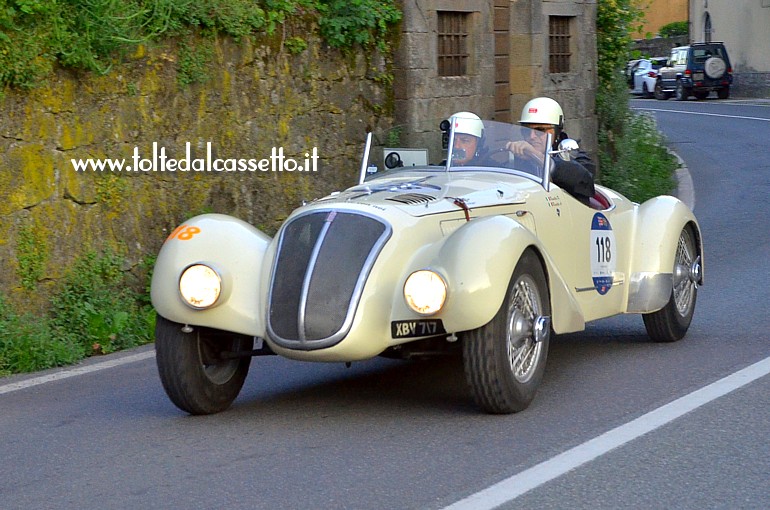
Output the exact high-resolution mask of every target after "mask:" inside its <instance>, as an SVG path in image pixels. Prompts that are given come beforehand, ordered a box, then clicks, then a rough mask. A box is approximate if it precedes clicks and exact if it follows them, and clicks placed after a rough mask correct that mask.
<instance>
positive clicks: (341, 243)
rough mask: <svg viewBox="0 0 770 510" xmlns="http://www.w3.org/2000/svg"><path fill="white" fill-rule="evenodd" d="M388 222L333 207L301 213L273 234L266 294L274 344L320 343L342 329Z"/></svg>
mask: <svg viewBox="0 0 770 510" xmlns="http://www.w3.org/2000/svg"><path fill="white" fill-rule="evenodd" d="M390 232H391V229H390V226H389V225H388V224H386V223H384V222H382V221H380V220H379V219H376V218H374V217H371V216H368V215H365V214H360V213H354V212H341V211H334V210H322V211H313V212H310V213H306V214H302V215H299V216H297V217H295V218H294V219H292V220H290V222H289V223H287V224H286V225H285V226H284V228H283V230H282V231H281V234H280V238H279V240H278V251H277V254H276V258H275V262H274V264H273V273H272V278H271V285H270V292H269V296H268V316H267V328H268V335H269V336H270V338H271V339H272V340H273V341H274V342H275V343H277V344H278V345H280V346H282V347H285V348H289V349H298V350H312V349H322V348H325V347H330V346H332V345H335V344H336V343H338V342H339V341H341V340H342V339H343V338H345V335H347V333H348V331H349V330H350V326H351V324H352V322H353V316H354V315H355V311H356V308H357V306H358V300H359V298H360V297H361V292H362V290H363V286H364V283H365V282H366V278H367V276H368V274H369V271H370V270H371V268H372V265H373V264H374V261H375V260H376V258H377V255H378V254H379V252H380V250H381V249H382V247H383V246H384V245H385V242H386V241H387V240H388V238H389V237H390Z"/></svg>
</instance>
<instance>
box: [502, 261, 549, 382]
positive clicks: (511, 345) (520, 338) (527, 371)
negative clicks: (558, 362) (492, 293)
mask: <svg viewBox="0 0 770 510" xmlns="http://www.w3.org/2000/svg"><path fill="white" fill-rule="evenodd" d="M541 309H542V305H541V304H540V295H539V293H538V291H537V285H536V284H535V282H534V281H533V280H532V277H530V276H529V275H526V276H524V277H522V278H521V279H520V280H519V281H518V282H516V285H515V286H514V288H513V299H512V300H511V306H510V307H509V309H508V328H507V329H508V331H507V339H508V342H507V345H508V359H509V361H510V367H511V371H512V372H513V376H514V377H515V378H516V380H517V381H519V382H521V383H526V382H528V381H529V380H530V379H531V378H532V376H533V374H534V372H535V368H536V367H537V361H538V358H539V356H540V354H541V352H542V348H543V346H542V344H541V343H539V342H536V341H535V338H534V324H535V321H536V320H537V317H538V316H539V315H540V310H541Z"/></svg>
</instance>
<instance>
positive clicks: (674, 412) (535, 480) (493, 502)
mask: <svg viewBox="0 0 770 510" xmlns="http://www.w3.org/2000/svg"><path fill="white" fill-rule="evenodd" d="M768 374H770V358H765V359H763V360H762V361H759V362H757V363H754V364H753V365H750V366H748V367H746V368H744V369H743V370H739V371H738V372H735V373H733V374H731V375H728V376H727V377H725V378H723V379H720V380H718V381H716V382H714V383H712V384H709V385H708V386H704V387H703V388H701V389H699V390H696V391H694V392H692V393H690V394H688V395H685V396H684V397H681V398H679V399H677V400H674V401H673V402H670V403H668V404H666V405H664V406H662V407H659V408H657V409H655V410H653V411H650V412H649V413H647V414H645V415H643V416H640V417H639V418H637V419H635V420H633V421H630V422H628V423H626V424H625V425H621V426H619V427H617V428H615V429H612V430H610V431H609V432H605V433H604V434H602V435H600V436H598V437H595V438H593V439H591V440H589V441H586V442H585V443H583V444H581V445H578V446H576V447H574V448H572V449H570V450H567V451H565V452H563V453H560V454H559V455H557V456H555V457H553V458H551V459H549V460H546V461H544V462H542V463H540V464H538V465H536V466H533V467H531V468H529V469H527V470H525V471H522V472H521V473H518V474H516V475H514V476H511V477H510V478H506V479H505V480H503V481H501V482H499V483H496V484H494V485H492V486H490V487H488V488H486V489H484V490H482V491H480V492H477V493H476V494H472V495H470V496H468V497H467V498H465V499H462V500H460V501H458V502H456V503H454V504H452V505H449V506H448V507H446V508H445V509H444V510H486V509H492V508H496V507H498V506H500V505H502V504H505V503H508V502H510V501H513V500H514V499H516V498H518V497H519V496H521V495H522V494H524V493H526V492H529V491H531V490H532V489H536V488H537V487H540V486H541V485H543V484H545V483H547V482H549V481H551V480H554V479H555V478H558V477H560V476H562V475H564V474H566V473H567V472H569V471H572V470H573V469H576V468H578V467H580V466H582V465H583V464H586V463H588V462H590V461H592V460H594V459H596V458H598V457H600V456H602V455H604V454H605V453H607V452H609V451H611V450H614V449H615V448H618V447H620V446H623V445H624V444H626V443H628V442H630V441H632V440H634V439H636V438H638V437H641V436H643V435H644V434H647V433H649V432H652V431H654V430H656V429H658V428H660V427H662V426H664V425H666V424H668V423H671V422H672V421H674V420H676V419H677V418H679V417H681V416H683V415H685V414H687V413H689V412H690V411H693V410H695V409H697V408H699V407H701V406H703V405H705V404H708V403H709V402H712V401H714V400H716V399H718V398H719V397H722V396H724V395H727V394H728V393H730V392H733V391H735V390H737V389H738V388H741V387H743V386H745V385H747V384H749V383H751V382H752V381H755V380H757V379H759V378H760V377H764V376H766V375H768Z"/></svg>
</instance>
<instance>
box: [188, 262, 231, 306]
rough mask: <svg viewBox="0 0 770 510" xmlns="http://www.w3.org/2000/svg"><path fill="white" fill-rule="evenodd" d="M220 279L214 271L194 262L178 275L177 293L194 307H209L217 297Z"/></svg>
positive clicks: (220, 285) (220, 286)
mask: <svg viewBox="0 0 770 510" xmlns="http://www.w3.org/2000/svg"><path fill="white" fill-rule="evenodd" d="M221 290H222V279H221V278H219V275H218V274H217V272H216V271H214V270H213V269H211V268H210V267H209V266H205V265H203V264H194V265H192V266H190V267H188V268H187V269H185V270H184V271H183V272H182V276H180V277H179V294H181V295H182V299H183V300H184V302H185V303H187V304H188V305H190V306H191V307H193V308H196V309H199V310H200V309H203V308H209V307H210V306H213V305H214V303H216V302H217V299H219V293H220V291H221Z"/></svg>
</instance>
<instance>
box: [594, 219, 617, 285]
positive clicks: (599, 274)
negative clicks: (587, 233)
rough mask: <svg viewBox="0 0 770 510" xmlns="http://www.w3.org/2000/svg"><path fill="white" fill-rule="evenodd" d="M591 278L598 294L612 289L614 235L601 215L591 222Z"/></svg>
mask: <svg viewBox="0 0 770 510" xmlns="http://www.w3.org/2000/svg"><path fill="white" fill-rule="evenodd" d="M590 249H591V277H592V278H593V281H594V287H595V288H596V291H597V292H598V293H599V294H602V295H604V294H606V293H607V292H609V290H610V289H611V288H612V274H613V273H614V272H615V267H616V262H615V258H616V257H615V254H616V251H617V249H616V247H615V233H614V232H613V231H612V226H611V225H610V221H609V220H608V219H607V217H606V216H604V215H603V214H602V213H596V214H594V218H593V220H592V221H591V247H590Z"/></svg>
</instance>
